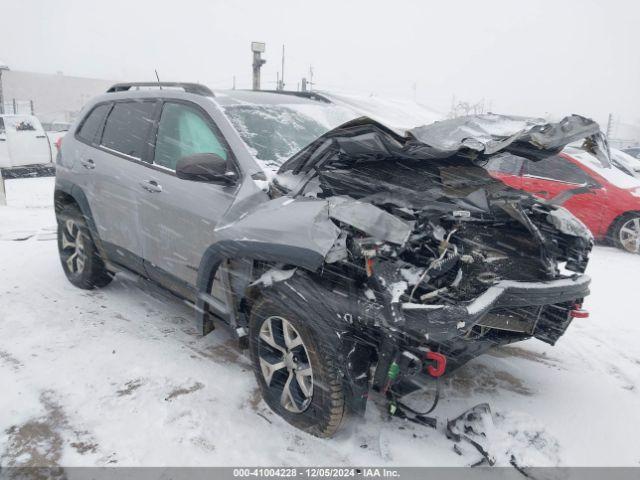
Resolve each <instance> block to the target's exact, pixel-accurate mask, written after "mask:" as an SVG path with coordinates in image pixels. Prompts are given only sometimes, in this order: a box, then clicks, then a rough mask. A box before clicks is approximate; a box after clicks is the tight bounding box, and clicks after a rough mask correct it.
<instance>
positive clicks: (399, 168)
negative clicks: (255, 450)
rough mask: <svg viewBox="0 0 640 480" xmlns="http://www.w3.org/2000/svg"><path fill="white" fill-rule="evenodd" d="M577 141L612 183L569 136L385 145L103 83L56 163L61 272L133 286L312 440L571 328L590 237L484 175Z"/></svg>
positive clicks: (546, 204)
mask: <svg viewBox="0 0 640 480" xmlns="http://www.w3.org/2000/svg"><path fill="white" fill-rule="evenodd" d="M334 127H335V128H334ZM579 139H584V148H585V149H588V150H589V151H591V152H592V153H594V154H595V155H597V156H598V158H599V159H600V160H601V161H602V162H605V163H606V162H608V147H607V145H606V142H605V140H604V138H603V136H602V134H601V133H600V130H599V127H598V125H597V124H596V123H594V122H593V121H591V120H588V119H585V118H583V117H579V116H576V115H573V116H569V117H566V118H565V119H563V120H562V121H561V122H559V123H548V122H546V121H544V120H541V119H530V118H522V117H506V116H500V115H493V114H487V115H478V116H469V117H461V118H456V119H451V120H444V121H441V122H435V123H432V124H430V125H426V126H421V127H417V128H413V129H410V130H407V131H398V130H394V129H391V128H389V127H388V126H385V125H382V124H381V123H379V122H377V121H375V120H373V119H371V118H368V117H362V116H359V115H358V114H356V113H354V111H353V110H351V109H349V108H347V107H345V106H341V105H339V104H336V103H335V102H333V101H332V98H331V97H330V96H327V95H323V94H316V93H296V92H248V91H237V90H233V91H227V92H218V93H216V94H214V93H213V92H212V91H210V90H209V89H208V88H206V87H204V86H202V85H197V84H188V83H163V84H147V83H132V84H118V85H114V86H113V87H112V88H111V89H109V91H108V92H107V93H106V94H105V95H102V96H100V97H98V98H96V99H94V100H92V101H91V102H90V103H89V104H88V105H87V106H86V107H85V108H84V110H83V112H82V114H81V115H80V117H79V121H78V122H77V123H76V124H75V125H73V127H72V128H71V130H70V131H69V134H68V135H67V136H66V137H65V139H64V141H63V142H62V147H61V151H60V153H59V155H58V158H57V166H56V188H55V210H56V216H57V220H58V247H59V252H60V259H61V262H62V267H63V269H64V271H65V273H66V275H67V277H68V279H69V280H70V281H71V282H72V283H73V284H74V285H76V286H78V287H80V288H85V289H92V288H96V287H103V286H105V285H107V284H108V283H109V282H110V281H111V280H112V279H113V276H114V274H115V273H117V272H120V271H124V270H126V271H131V272H135V273H136V274H139V275H141V276H143V277H145V278H147V279H149V280H150V281H152V282H154V283H157V284H159V285H160V286H162V287H164V288H165V289H168V290H169V291H171V292H173V293H174V294H175V295H178V296H180V297H181V298H183V299H185V300H187V301H188V302H190V303H191V304H192V305H193V306H194V312H195V316H196V319H197V322H198V325H199V328H200V329H201V330H202V333H203V334H207V333H209V332H210V331H212V330H213V325H214V320H215V321H219V322H221V323H224V324H227V325H229V326H230V327H231V328H232V329H233V330H234V331H235V332H236V333H237V335H238V338H239V340H240V344H241V345H242V346H243V347H244V348H249V350H250V354H251V359H252V362H253V365H254V370H255V375H256V378H257V381H258V383H259V385H260V388H261V391H262V394H263V397H264V399H265V401H266V402H267V403H268V405H269V406H270V407H271V408H272V409H273V410H274V411H276V412H277V413H278V414H280V415H281V416H282V417H284V418H285V419H286V420H287V421H289V422H290V423H292V424H293V425H295V426H297V427H299V428H301V429H304V430H306V431H308V432H310V433H312V434H314V435H318V436H330V435H332V434H333V433H335V432H336V430H337V429H338V427H339V426H340V425H341V423H342V422H343V420H344V419H345V418H346V416H347V414H349V413H356V414H361V413H362V412H363V411H364V409H365V405H366V401H367V397H368V395H369V391H370V390H373V391H376V392H380V393H381V394H384V395H386V396H387V398H389V400H390V401H392V402H393V401H395V400H397V399H399V398H400V397H401V396H402V395H404V394H406V393H407V392H410V391H412V390H415V389H416V388H418V387H419V386H420V385H426V384H427V383H428V381H429V380H430V379H433V378H437V377H439V376H441V375H443V374H448V373H450V372H451V371H453V370H454V369H455V368H457V367H458V366H460V365H462V364H463V363H465V362H467V361H468V360H470V359H471V358H473V357H475V356H477V355H480V354H481V353H483V352H485V351H486V350H487V349H489V348H491V347H494V346H499V345H504V344H507V343H512V342H516V341H520V340H524V339H527V338H530V337H536V338H538V339H540V340H542V341H545V342H547V343H550V344H554V343H555V342H556V341H557V340H558V338H559V337H560V336H562V335H563V333H564V332H565V330H566V329H567V327H568V326H569V324H570V322H571V321H572V320H573V318H576V317H582V316H585V315H586V311H585V310H583V309H582V301H583V298H584V297H585V296H587V295H588V293H589V291H588V285H589V279H588V277H586V276H585V275H583V272H584V270H585V268H586V265H587V261H588V256H589V252H590V250H591V248H592V245H593V239H592V237H591V235H590V233H589V232H588V231H587V230H586V228H585V227H584V225H583V224H582V223H580V222H579V221H578V220H576V219H575V218H574V217H573V216H572V215H571V214H570V213H568V212H567V211H566V210H565V209H563V208H562V207H559V206H557V205H556V204H555V203H554V202H553V200H551V201H547V200H539V199H535V198H534V197H532V196H530V195H529V194H527V193H524V192H520V191H517V190H514V189H512V188H510V187H508V186H506V185H505V184H503V183H501V182H500V181H499V180H497V179H494V178H492V177H491V176H490V175H489V174H488V173H487V170H486V169H485V168H484V167H485V165H486V164H487V163H488V162H489V161H492V162H509V161H510V159H511V158H513V157H514V156H519V157H524V158H527V159H530V160H534V161H535V160H540V159H543V158H547V157H549V156H551V155H554V154H557V153H558V152H559V151H560V150H561V149H562V148H563V147H564V146H565V145H566V144H568V143H571V142H575V141H576V140H579ZM585 188H588V187H585ZM581 191H582V190H581ZM569 194H570V193H569Z"/></svg>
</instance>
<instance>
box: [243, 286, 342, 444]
mask: <svg viewBox="0 0 640 480" xmlns="http://www.w3.org/2000/svg"><path fill="white" fill-rule="evenodd" d="M302 315H304V316H305V318H304V320H303V318H302ZM249 333H250V350H251V359H252V362H253V367H254V372H255V375H256V379H257V381H258V384H259V386H260V390H261V392H262V397H263V398H264V400H265V402H266V403H267V404H268V405H269V407H270V408H271V409H272V410H273V411H274V412H276V413H277V414H279V415H280V416H281V417H283V418H284V419H285V420H286V421H287V422H289V423H290V424H292V425H293V426H295V427H297V428H300V429H301V430H304V431H306V432H308V433H311V434H312V435H316V436H318V437H330V436H332V435H333V434H334V433H335V432H336V431H337V430H338V429H339V427H340V425H341V424H342V422H343V420H344V418H345V413H346V411H345V410H346V408H345V395H346V394H345V391H344V389H343V382H342V376H341V374H340V372H339V369H338V366H337V365H336V359H337V356H336V353H337V348H338V342H337V336H336V334H335V331H332V330H331V327H330V323H327V322H326V321H325V320H324V319H322V318H319V315H317V313H314V312H312V311H308V310H307V311H301V312H298V311H294V310H293V309H292V308H291V307H290V306H289V305H288V302H287V300H286V298H284V299H283V298H282V297H281V296H280V295H270V296H269V297H268V298H264V297H263V298H262V299H261V300H259V301H258V302H257V304H256V305H255V306H254V308H253V309H252V313H251V321H250V332H249Z"/></svg>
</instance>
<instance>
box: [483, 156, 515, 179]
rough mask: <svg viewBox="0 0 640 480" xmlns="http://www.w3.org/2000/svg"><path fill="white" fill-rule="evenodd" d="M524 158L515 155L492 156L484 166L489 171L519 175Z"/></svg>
mask: <svg viewBox="0 0 640 480" xmlns="http://www.w3.org/2000/svg"><path fill="white" fill-rule="evenodd" d="M523 161H524V159H522V158H520V157H516V156H515V155H510V154H506V155H500V156H498V157H493V158H491V160H489V162H488V163H487V165H486V166H485V168H486V169H487V170H489V171H490V172H498V173H504V174H507V175H520V172H521V169H522V162H523Z"/></svg>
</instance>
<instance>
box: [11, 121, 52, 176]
mask: <svg viewBox="0 0 640 480" xmlns="http://www.w3.org/2000/svg"><path fill="white" fill-rule="evenodd" d="M52 158H53V154H52V149H51V145H50V144H49V138H48V137H47V134H46V132H45V131H44V129H43V128H42V125H41V124H40V121H39V120H38V119H37V118H36V117H34V116H33V115H0V169H3V170H5V169H13V168H15V167H31V166H42V165H45V166H51V165H52Z"/></svg>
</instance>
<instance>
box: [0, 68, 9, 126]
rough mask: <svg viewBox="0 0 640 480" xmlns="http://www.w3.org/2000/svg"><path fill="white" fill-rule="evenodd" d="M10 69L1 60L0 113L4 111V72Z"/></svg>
mask: <svg viewBox="0 0 640 480" xmlns="http://www.w3.org/2000/svg"><path fill="white" fill-rule="evenodd" d="M5 70H9V67H8V66H7V65H5V64H4V63H3V62H2V60H0V114H2V113H4V94H3V92H2V72H3V71H5Z"/></svg>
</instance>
